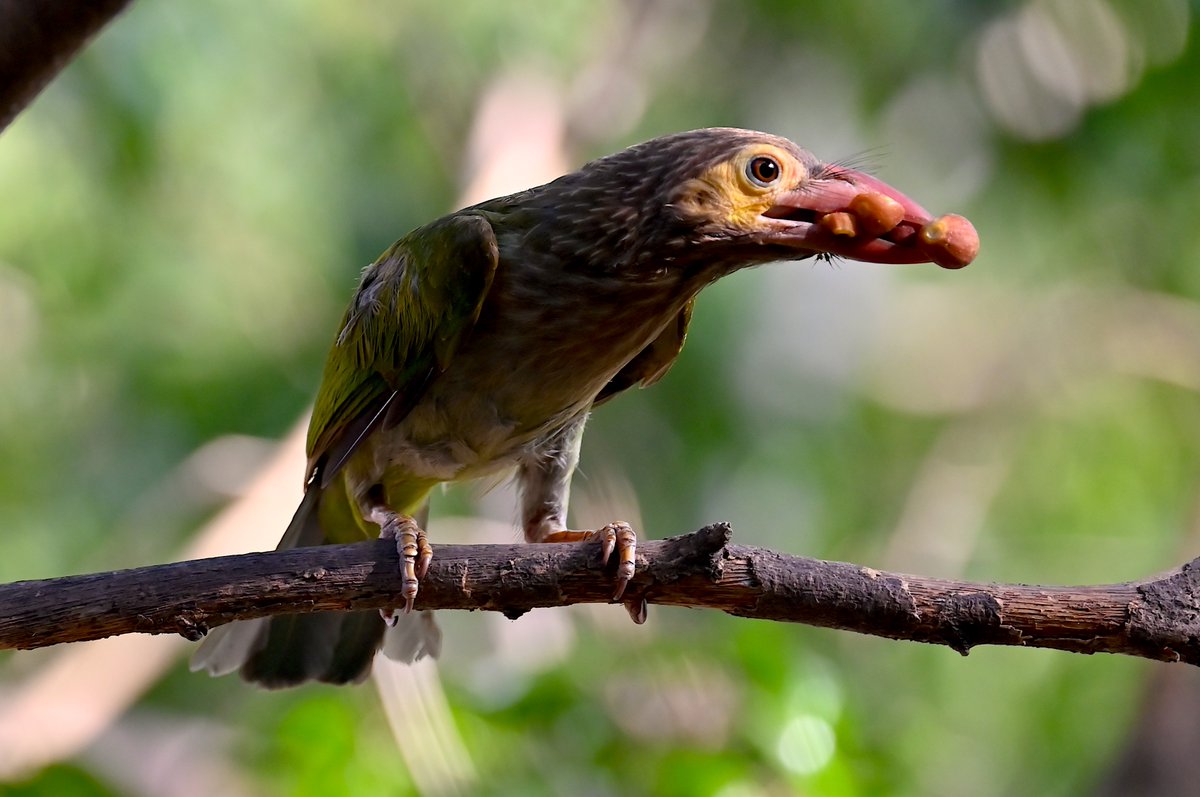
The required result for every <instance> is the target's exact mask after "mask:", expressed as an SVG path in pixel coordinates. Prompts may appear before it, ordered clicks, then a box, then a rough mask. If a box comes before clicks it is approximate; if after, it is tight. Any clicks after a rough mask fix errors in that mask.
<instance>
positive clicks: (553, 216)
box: [192, 128, 978, 688]
mask: <svg viewBox="0 0 1200 797" xmlns="http://www.w3.org/2000/svg"><path fill="white" fill-rule="evenodd" d="M977 249H978V236H977V234H976V233H975V230H974V228H973V227H972V226H971V224H970V222H968V221H967V220H966V219H964V218H963V217H961V216H956V215H953V214H951V215H947V216H941V217H938V218H936V219H935V218H933V217H931V216H930V214H929V213H928V212H927V211H925V210H924V209H923V208H922V207H921V206H920V205H918V204H917V203H916V202H915V201H913V200H912V199H910V198H909V197H907V196H905V195H904V194H902V193H901V192H899V191H897V190H896V189H894V188H892V187H891V186H889V185H887V184H886V183H884V182H882V181H881V180H879V179H877V178H875V177H873V176H871V175H868V174H866V173H864V172H861V171H858V170H855V169H852V168H849V167H847V166H844V165H839V164H837V163H824V162H822V161H820V160H818V159H817V158H816V157H815V156H814V155H812V154H810V153H809V152H808V151H807V150H805V149H803V148H801V147H800V146H799V145H797V144H795V143H793V142H792V141H791V140H789V139H787V138H783V137H779V136H775V135H771V134H768V133H761V132H756V131H750V130H742V129H737V128H707V129H701V130H693V131H688V132H682V133H674V134H669V135H665V136H662V137H659V138H655V139H652V140H649V141H646V142H643V143H640V144H636V145H634V146H632V147H629V148H627V149H624V150H622V151H620V152H617V153H615V154H612V155H608V156H606V157H602V158H599V159H597V160H593V161H591V162H590V163H587V164H585V165H584V166H582V167H581V168H580V169H578V170H577V171H574V172H571V173H569V174H566V175H564V176H562V177H559V178H558V179H556V180H554V181H552V182H549V183H547V184H545V185H542V186H539V187H536V188H531V189H528V190H525V191H521V192H518V193H515V194H512V195H509V196H505V197H500V198H497V199H492V200H488V201H485V202H482V203H480V204H477V205H473V206H471V207H467V208H464V209H462V210H459V211H456V212H454V213H451V214H449V215H447V216H444V217H442V218H439V219H437V220H436V221H433V222H432V223H429V224H427V225H425V226H422V227H420V228H418V229H416V230H414V231H412V232H410V233H409V234H407V235H405V236H404V237H403V238H401V239H400V240H398V241H396V242H395V243H394V244H392V245H391V246H390V247H389V248H388V249H387V250H386V251H385V252H384V253H383V254H382V255H381V256H380V257H379V258H378V259H377V260H376V261H375V262H374V263H372V264H371V265H369V266H367V268H366V269H365V270H364V271H363V273H362V276H361V278H360V281H359V284H358V286H357V289H356V290H355V292H354V296H353V298H352V300H351V301H350V304H349V306H348V308H347V309H346V312H345V315H344V316H343V318H342V320H341V323H340V324H339V326H338V329H337V332H336V335H335V338H334V342H333V344H332V346H331V348H330V351H329V354H328V357H327V359H326V361H325V366H324V372H323V376H322V381H321V384H320V387H319V389H318V392H317V396H316V401H315V404H314V409H313V413H312V417H311V421H310V425H309V431H308V439H307V453H308V462H307V466H306V470H305V481H304V484H305V493H304V497H303V500H302V501H301V503H300V505H299V507H298V509H297V510H296V513H295V515H294V517H293V519H292V521H291V523H290V524H289V525H288V527H287V530H286V532H285V533H284V535H283V538H282V540H281V541H280V543H279V546H278V547H279V548H280V549H284V548H293V547H299V546H314V545H322V544H334V543H345V542H354V541H361V540H365V539H371V538H376V537H379V536H382V537H385V538H388V539H390V540H394V541H395V544H396V546H397V550H398V552H399V554H400V563H401V564H400V567H401V592H400V594H399V595H398V596H397V610H396V611H384V612H382V613H381V612H379V611H353V612H315V613H307V614H294V615H281V616H274V617H269V618H260V619H255V620H242V621H235V622H233V623H230V624H227V625H224V626H220V627H217V628H215V629H213V630H212V631H211V632H210V633H209V634H208V636H207V638H206V639H205V640H204V641H203V642H202V644H201V646H200V647H199V649H198V650H197V652H196V654H195V655H194V657H193V662H192V668H193V669H194V670H205V671H207V672H209V673H210V674H213V675H223V674H226V673H229V672H233V671H235V670H236V671H238V672H239V673H240V674H241V676H242V677H243V678H244V679H246V680H248V681H250V682H252V683H255V684H258V685H260V686H263V687H266V688H279V687H288V686H295V685H299V684H301V683H304V682H306V681H312V680H316V681H323V682H327V683H334V684H343V683H353V682H358V681H361V680H363V679H364V678H365V677H366V676H367V675H368V674H369V672H370V669H371V664H372V661H373V659H374V656H375V654H376V652H377V651H378V650H379V649H381V648H382V649H383V651H384V653H385V654H386V655H388V656H389V657H391V658H395V659H399V660H401V661H408V662H412V661H415V660H416V659H419V658H421V657H423V656H426V655H431V656H436V655H437V654H438V652H439V650H440V647H441V639H440V634H439V632H438V630H437V627H436V624H435V623H434V622H433V619H432V616H431V613H430V612H427V611H417V612H413V611H412V610H413V608H414V604H415V603H416V599H417V597H418V592H419V584H420V579H421V578H422V577H423V576H424V575H425V572H426V570H427V568H428V567H429V564H430V562H431V560H432V557H433V550H432V546H431V545H430V543H429V540H428V535H427V533H426V530H425V528H424V527H425V525H426V519H427V517H428V499H429V495H430V493H431V491H432V490H433V488H434V487H435V486H437V485H439V484H442V483H445V482H457V481H462V480H467V479H476V478H480V477H487V476H496V475H497V474H503V473H505V472H514V473H515V479H516V482H517V486H518V487H519V493H520V499H519V503H520V507H519V514H520V523H521V527H522V531H523V534H524V537H525V539H526V541H528V542H586V543H589V544H599V545H600V547H601V555H602V558H603V559H604V560H605V561H606V562H607V561H608V559H609V557H610V555H612V554H614V553H615V555H616V556H617V559H618V562H617V571H616V576H615V584H614V591H613V598H614V600H615V601H622V600H623V599H624V602H625V605H626V608H627V609H628V610H629V612H630V614H631V616H632V617H633V619H634V620H635V621H637V622H641V621H643V620H644V619H645V616H646V605H645V601H644V600H643V599H638V598H625V596H624V590H625V585H626V584H628V583H629V580H630V579H631V578H632V576H633V574H634V569H635V562H636V549H637V535H636V532H635V531H634V530H633V529H632V528H631V527H630V526H629V525H628V524H627V523H624V522H619V521H618V522H613V523H610V524H608V525H606V526H604V527H603V528H600V529H594V530H573V529H570V528H568V526H567V522H566V520H567V504H568V497H569V491H570V483H571V476H572V473H573V471H574V470H575V467H576V464H577V463H578V461H579V451H580V442H581V439H582V435H583V430H584V426H585V423H586V421H587V419H588V416H589V414H590V413H591V412H592V411H593V410H594V409H595V408H596V407H598V406H600V405H602V404H604V403H606V402H608V401H609V400H611V399H612V398H614V397H616V396H617V395H619V394H621V393H624V392H626V391H628V390H630V389H632V388H635V387H646V386H649V385H652V384H654V383H655V382H657V381H658V380H660V379H661V378H662V377H663V375H664V374H665V373H666V372H667V370H668V369H669V368H670V367H671V365H672V364H673V363H674V362H675V360H676V358H677V357H678V356H679V354H680V351H681V349H682V347H683V344H684V340H685V337H686V335H687V330H688V325H689V322H690V320H691V317H692V308H693V305H694V302H695V299H696V296H697V294H698V293H699V292H700V291H701V290H702V289H703V288H705V287H706V286H708V285H710V284H711V283H713V282H715V281H717V280H718V279H720V278H722V277H725V276H727V275H729V274H732V273H734V272H736V271H739V270H742V269H745V268H748V267H752V266H757V265H761V264H765V263H770V262H776V261H795V260H803V259H806V258H811V257H824V258H832V257H838V258H846V259H852V260H859V261H866V262H873V263H885V264H887V263H891V264H899V263H920V262H934V263H937V264H939V265H942V266H944V267H947V268H958V267H961V266H964V265H966V264H967V263H969V262H970V261H971V260H972V259H973V258H974V256H975V252H976V250H977Z"/></svg>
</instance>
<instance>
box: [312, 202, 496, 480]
mask: <svg viewBox="0 0 1200 797" xmlns="http://www.w3.org/2000/svg"><path fill="white" fill-rule="evenodd" d="M498 264H499V249H498V247H497V244H496V235H495V232H494V231H493V230H492V226H491V224H490V223H489V222H488V221H487V219H485V218H483V217H482V216H481V215H479V214H474V213H459V214H455V215H452V216H447V217H446V218H443V219H440V220H438V221H436V222H434V223H433V224H430V225H428V226H426V227H422V228H421V229H419V230H416V231H414V232H413V233H411V234H409V235H408V236H406V237H404V238H402V239H401V240H399V241H397V242H396V243H395V244H393V245H392V246H391V248H389V249H388V250H387V251H386V252H384V253H383V255H382V256H381V257H380V258H379V259H378V260H376V261H375V262H374V263H373V264H371V265H370V266H368V267H367V268H366V270H365V271H364V272H363V276H362V281H361V282H360V283H359V287H358V292H357V293H356V294H355V297H354V301H352V302H351V303H350V307H349V309H347V311H346V315H345V317H344V319H343V322H342V328H341V331H340V332H339V333H338V337H337V339H336V341H335V342H334V344H333V347H332V349H331V350H330V352H329V357H328V359H327V360H326V362H325V373H324V377H323V378H322V380H321V388H320V392H318V394H317V400H316V405H315V406H314V408H313V416H312V421H311V422H310V424H309V430H308V457H309V474H310V478H311V476H312V474H313V472H314V470H317V469H319V470H320V480H319V483H320V484H321V485H327V484H329V481H330V479H331V478H332V477H333V476H334V474H335V473H336V472H337V471H338V469H339V468H340V467H341V465H342V464H344V463H345V461H346V460H347V458H349V456H350V455H351V454H352V453H353V452H354V450H355V448H357V447H358V445H359V443H361V442H362V440H364V439H365V438H366V437H367V436H368V435H369V434H370V433H371V432H372V431H373V430H374V429H376V428H378V427H379V425H380V424H381V423H387V424H394V423H398V422H399V421H400V420H402V419H403V418H404V416H405V415H407V414H408V412H409V411H410V410H411V409H412V407H413V406H414V405H415V404H416V402H417V401H418V400H420V398H421V395H422V394H423V392H424V390H425V388H426V386H427V385H428V384H429V382H430V380H431V379H433V378H434V377H435V376H436V375H437V374H438V373H440V372H442V371H444V370H445V369H446V367H447V366H448V365H449V363H450V361H451V359H452V358H453V356H454V351H455V349H456V348H457V346H458V343H459V341H460V340H461V339H462V336H463V335H464V334H465V333H467V332H468V331H469V330H470V329H471V327H473V326H474V324H475V321H476V320H477V319H478V318H479V313H480V311H481V310H482V308H483V303H484V299H485V298H486V297H487V293H488V290H489V289H490V288H491V285H492V279H493V278H494V276H495V274H496V267H497V265H498Z"/></svg>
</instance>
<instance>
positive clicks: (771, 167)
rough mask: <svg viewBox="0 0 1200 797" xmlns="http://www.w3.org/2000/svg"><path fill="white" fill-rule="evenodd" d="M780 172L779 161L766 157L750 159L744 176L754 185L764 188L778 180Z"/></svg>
mask: <svg viewBox="0 0 1200 797" xmlns="http://www.w3.org/2000/svg"><path fill="white" fill-rule="evenodd" d="M781 171H782V170H781V169H780V168H779V161H777V160H775V159H774V158H768V157H767V156H766V155H759V156H758V157H757V158H752V159H751V161H750V163H748V164H746V174H747V175H749V177H750V179H751V180H752V181H753V182H754V183H755V184H757V185H761V186H764V187H765V186H768V185H770V184H771V183H773V182H775V181H776V180H778V179H779V174H780V172H781Z"/></svg>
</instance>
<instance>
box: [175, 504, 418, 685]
mask: <svg viewBox="0 0 1200 797" xmlns="http://www.w3.org/2000/svg"><path fill="white" fill-rule="evenodd" d="M323 491H324V488H321V487H319V486H317V485H313V486H311V487H310V488H309V490H308V492H307V493H305V495H304V500H303V501H301V502H300V506H299V508H297V510H296V514H295V515H294V516H293V517H292V522H291V523H289V524H288V528H287V531H285V532H284V535H283V539H281V540H280V541H279V545H278V546H277V549H285V548H300V547H307V546H312V545H322V544H324V543H325V542H326V539H325V534H324V532H323V531H322V530H321V527H320V524H319V522H318V519H317V507H318V506H319V504H320V496H321V493H322V492H323ZM422 512H423V513H425V515H426V516H427V512H428V505H426V507H424V508H423V510H422ZM418 514H419V515H420V514H422V513H418ZM421 522H422V524H423V522H424V518H422V519H421ZM396 619H397V622H396V624H395V625H394V626H393V627H391V628H387V626H386V625H385V624H384V622H383V619H382V618H381V617H380V615H379V612H377V611H374V610H371V611H361V612H315V613H311V614H290V615H279V616H275V617H263V618H259V619H255V620H238V621H235V622H232V623H229V624H227V625H223V626H220V627H219V628H215V629H213V630H212V631H211V632H210V633H209V634H208V636H207V637H206V638H205V639H204V641H203V642H202V643H201V644H200V647H199V648H198V649H197V650H196V652H195V654H194V655H193V656H192V662H191V668H192V670H193V671H197V670H205V671H207V672H208V673H209V674H210V675H225V674H227V673H230V672H233V671H235V670H238V671H240V672H241V675H242V677H243V678H245V679H246V680H248V681H252V682H254V683H257V684H259V685H261V686H264V687H267V688H281V687H287V686H296V685H298V684H301V683H303V682H305V681H310V680H317V681H325V682H326V683H335V684H341V683H351V682H355V683H356V682H359V681H362V680H363V679H364V678H366V677H367V675H368V673H370V671H371V661H372V659H373V658H374V656H375V652H376V651H377V650H379V648H380V646H381V645H383V647H384V652H385V654H386V655H387V656H388V658H392V659H396V660H398V661H403V662H413V661H416V660H417V659H420V658H422V657H424V656H437V654H438V651H439V650H440V648H441V632H440V631H439V630H438V628H437V625H436V624H435V623H434V621H433V616H432V613H431V612H417V613H416V614H412V615H399V616H398V617H397V618H396ZM385 630H386V631H387V636H386V638H385V636H384V631H385ZM385 640H386V641H385Z"/></svg>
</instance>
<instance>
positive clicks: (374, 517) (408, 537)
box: [369, 504, 433, 624]
mask: <svg viewBox="0 0 1200 797" xmlns="http://www.w3.org/2000/svg"><path fill="white" fill-rule="evenodd" d="M369 519H370V521H371V522H372V523H376V524H378V525H379V536H380V538H381V539H385V540H393V541H395V543H396V552H397V553H398V554H400V570H401V573H400V595H401V596H402V597H403V598H404V613H405V614H408V613H409V612H411V611H412V607H413V601H414V600H416V598H417V588H418V586H419V584H420V580H421V579H422V578H424V577H425V573H426V572H428V571H429V563H430V561H432V559H433V548H432V547H430V545H429V540H428V538H427V537H426V534H425V529H423V528H421V527H420V526H418V525H417V521H416V520H414V519H413V518H412V517H410V516H408V515H401V514H400V513H398V512H394V511H392V510H391V509H388V508H387V507H386V506H384V505H383V504H375V505H374V506H372V507H371V512H370V515H369ZM380 613H381V614H383V618H384V619H385V620H387V621H388V622H389V624H394V623H395V619H394V617H393V613H392V612H391V611H390V610H389V611H383V610H381V611H380Z"/></svg>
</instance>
